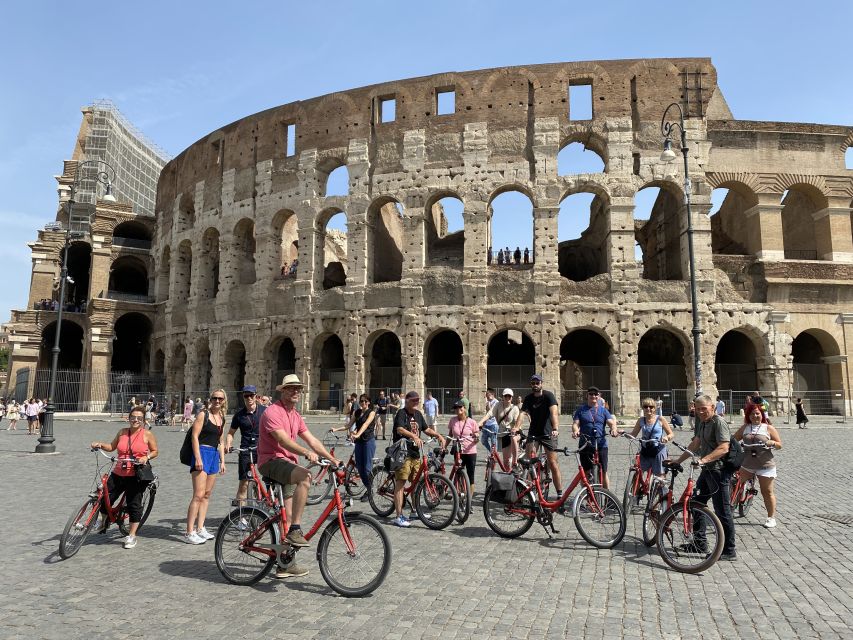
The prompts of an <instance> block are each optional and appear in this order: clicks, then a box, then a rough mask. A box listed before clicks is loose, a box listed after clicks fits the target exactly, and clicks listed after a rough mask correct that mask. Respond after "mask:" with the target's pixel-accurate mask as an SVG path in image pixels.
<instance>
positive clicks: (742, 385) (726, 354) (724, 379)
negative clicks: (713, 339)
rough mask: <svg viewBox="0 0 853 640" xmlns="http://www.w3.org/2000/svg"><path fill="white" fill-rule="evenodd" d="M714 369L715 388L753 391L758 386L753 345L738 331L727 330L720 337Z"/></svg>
mask: <svg viewBox="0 0 853 640" xmlns="http://www.w3.org/2000/svg"><path fill="white" fill-rule="evenodd" d="M714 369H715V371H716V373H717V389H720V390H725V389H731V390H734V391H754V390H755V389H757V388H758V375H757V367H756V364H755V345H754V344H753V343H752V340H750V339H749V338H748V337H747V336H746V335H745V334H743V333H741V332H740V331H727V332H726V334H725V335H724V336H723V337H722V338H721V339H720V343H719V344H718V345H717V356H716V359H715V361H714Z"/></svg>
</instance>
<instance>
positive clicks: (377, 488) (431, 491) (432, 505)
mask: <svg viewBox="0 0 853 640" xmlns="http://www.w3.org/2000/svg"><path fill="white" fill-rule="evenodd" d="M431 442H434V438H429V439H426V440H422V445H421V466H420V468H419V469H418V473H417V474H416V475H415V477H414V479H413V480H412V481H411V482H409V483H408V484H407V485H406V486H405V487H404V488H403V499H404V500H407V499H411V503H412V506H413V507H414V511H415V512H416V513H417V514H418V519H419V520H420V521H421V522H423V523H424V525H426V526H427V527H428V528H430V529H444V528H445V527H447V526H448V525H449V524H450V523H451V522H453V519H454V518H455V517H456V514H457V512H458V509H459V496H458V494H457V493H456V489H455V488H454V487H453V483H452V482H450V480H448V479H447V478H445V477H444V476H443V475H441V474H440V473H435V472H431V471H430V470H429V459H428V456H427V445H428V444H429V443H431ZM367 499H368V501H369V502H370V507H371V508H372V509H373V511H374V513H376V515H378V516H382V517H387V516H390V515H391V513H392V512H393V511H394V472H392V471H391V470H390V469H388V468H386V467H385V465H381V466H379V467H375V468H374V469H373V479H372V481H371V485H370V491H369V492H368V494H367Z"/></svg>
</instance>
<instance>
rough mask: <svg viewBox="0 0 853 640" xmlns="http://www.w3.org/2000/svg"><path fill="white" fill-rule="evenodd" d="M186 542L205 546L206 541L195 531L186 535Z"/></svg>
mask: <svg viewBox="0 0 853 640" xmlns="http://www.w3.org/2000/svg"><path fill="white" fill-rule="evenodd" d="M184 542H186V543H188V544H204V543H205V542H206V540H205V539H204V538H202V537H201V536H200V535H198V533H196V532H195V531H193V532H191V533H187V534H185V535H184Z"/></svg>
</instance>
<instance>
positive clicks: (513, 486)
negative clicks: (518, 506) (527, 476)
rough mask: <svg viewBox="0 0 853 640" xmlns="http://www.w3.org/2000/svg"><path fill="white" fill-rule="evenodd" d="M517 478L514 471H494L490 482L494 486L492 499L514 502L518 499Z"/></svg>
mask: <svg viewBox="0 0 853 640" xmlns="http://www.w3.org/2000/svg"><path fill="white" fill-rule="evenodd" d="M516 480H517V478H516V477H515V475H513V474H512V473H503V472H502V471H493V472H492V478H491V480H490V482H489V484H490V486H491V488H492V493H491V496H492V500H494V501H495V502H514V501H516V500H518V483H517V482H516Z"/></svg>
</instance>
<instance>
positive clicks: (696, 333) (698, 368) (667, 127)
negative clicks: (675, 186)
mask: <svg viewBox="0 0 853 640" xmlns="http://www.w3.org/2000/svg"><path fill="white" fill-rule="evenodd" d="M673 107H675V109H677V110H678V120H672V121H668V120H667V119H666V116H667V114H668V113H669V111H670V109H672V108H673ZM676 128H678V130H679V132H680V133H681V153H682V155H683V156H684V206H685V207H687V256H688V259H689V261H690V305H691V313H692V314H693V330H692V332H691V333H692V334H693V376H694V381H695V383H696V395H697V396H699V395H701V394H702V358H701V352H700V349H701V336H702V329H701V327H700V326H699V301H698V299H697V295H696V258H695V255H694V253H693V216H692V214H691V211H690V192H691V188H690V173H689V172H688V168H687V132H686V131H685V130H684V111H682V109H681V105H680V104H678V103H677V102H673V103H672V104H671V105H669V106H668V107H667V108H666V109H665V110H664V112H663V117H662V118H661V121H660V132H661V135H662V136H663V153H661V154H660V159H661V162H665V163H670V162H673V161H674V160H675V158H676V155H675V152H674V151H673V150H672V133H673V130H674V129H676Z"/></svg>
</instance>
